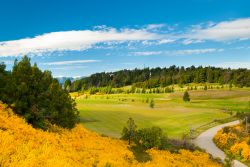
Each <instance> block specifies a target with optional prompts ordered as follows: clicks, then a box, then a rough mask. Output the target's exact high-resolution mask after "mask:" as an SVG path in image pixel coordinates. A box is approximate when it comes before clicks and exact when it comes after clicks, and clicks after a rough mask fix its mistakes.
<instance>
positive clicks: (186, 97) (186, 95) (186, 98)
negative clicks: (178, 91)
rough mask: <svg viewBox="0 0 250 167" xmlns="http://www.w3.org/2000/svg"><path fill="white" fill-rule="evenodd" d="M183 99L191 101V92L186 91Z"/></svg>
mask: <svg viewBox="0 0 250 167" xmlns="http://www.w3.org/2000/svg"><path fill="white" fill-rule="evenodd" d="M183 101H185V102H186V101H190V97H189V94H188V92H187V91H185V92H184V95H183Z"/></svg>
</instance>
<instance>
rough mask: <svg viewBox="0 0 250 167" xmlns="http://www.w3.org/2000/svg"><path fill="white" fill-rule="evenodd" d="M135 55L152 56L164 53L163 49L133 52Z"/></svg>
mask: <svg viewBox="0 0 250 167" xmlns="http://www.w3.org/2000/svg"><path fill="white" fill-rule="evenodd" d="M131 53H132V54H133V55H135V56H152V55H159V54H162V53H163V52H162V51H146V52H131Z"/></svg>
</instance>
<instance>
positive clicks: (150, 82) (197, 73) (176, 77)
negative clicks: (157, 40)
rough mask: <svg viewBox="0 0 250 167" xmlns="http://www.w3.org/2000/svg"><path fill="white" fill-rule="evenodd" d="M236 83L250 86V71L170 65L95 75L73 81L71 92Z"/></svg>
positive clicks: (240, 85)
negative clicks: (113, 88) (109, 88)
mask: <svg viewBox="0 0 250 167" xmlns="http://www.w3.org/2000/svg"><path fill="white" fill-rule="evenodd" d="M205 82H209V83H221V84H229V83H231V84H235V85H237V86H239V87H243V86H250V70H249V69H223V68H217V67H202V66H199V67H195V66H191V67H188V68H184V67H177V66H170V67H169V68H159V67H158V68H152V69H150V68H144V69H134V70H121V71H117V72H102V73H96V74H93V75H91V76H89V77H86V78H83V79H80V80H76V81H74V82H73V83H72V84H71V88H73V90H74V91H77V90H80V89H88V88H90V87H105V86H112V87H122V86H127V85H132V84H134V85H135V86H136V87H145V88H153V87H159V86H162V87H164V86H168V85H171V84H187V83H205Z"/></svg>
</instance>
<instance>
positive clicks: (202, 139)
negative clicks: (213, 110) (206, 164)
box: [194, 121, 247, 167]
mask: <svg viewBox="0 0 250 167" xmlns="http://www.w3.org/2000/svg"><path fill="white" fill-rule="evenodd" d="M237 124H239V121H233V122H229V123H225V124H222V125H218V126H215V127H213V128H210V129H208V130H206V131H205V132H203V133H201V134H200V135H199V136H198V137H197V138H196V139H195V140H194V144H196V145H197V146H199V147H200V148H203V149H205V150H206V152H208V153H209V154H211V155H212V156H213V157H214V158H216V157H219V158H220V159H222V160H224V159H225V157H226V155H225V153H224V152H223V151H222V150H220V149H219V148H218V147H217V146H216V145H215V144H214V142H213V137H214V136H215V134H216V133H217V132H218V131H219V130H220V129H222V128H223V127H225V126H232V125H237ZM233 167H247V166H246V165H244V164H242V163H241V162H239V161H237V160H234V162H233Z"/></svg>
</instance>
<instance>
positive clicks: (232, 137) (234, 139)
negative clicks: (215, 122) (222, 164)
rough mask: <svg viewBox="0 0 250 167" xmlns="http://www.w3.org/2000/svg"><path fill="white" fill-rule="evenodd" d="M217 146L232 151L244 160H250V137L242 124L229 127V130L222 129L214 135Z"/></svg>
mask: <svg viewBox="0 0 250 167" xmlns="http://www.w3.org/2000/svg"><path fill="white" fill-rule="evenodd" d="M214 141H215V143H216V144H217V146H218V147H219V148H221V149H223V150H226V151H228V152H230V153H232V154H233V155H234V156H236V157H239V158H241V159H242V160H243V161H249V160H250V146H249V141H250V137H249V135H247V134H246V133H245V132H244V128H243V127H242V126H241V125H237V126H231V127H227V130H225V129H224V130H220V131H219V132H217V134H216V135H215V137H214Z"/></svg>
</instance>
